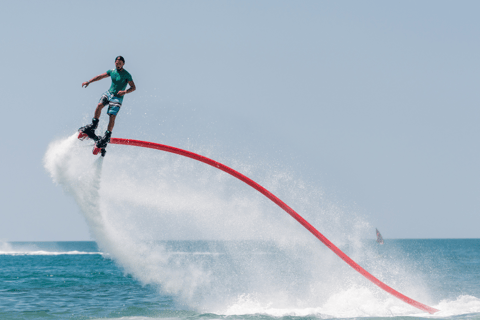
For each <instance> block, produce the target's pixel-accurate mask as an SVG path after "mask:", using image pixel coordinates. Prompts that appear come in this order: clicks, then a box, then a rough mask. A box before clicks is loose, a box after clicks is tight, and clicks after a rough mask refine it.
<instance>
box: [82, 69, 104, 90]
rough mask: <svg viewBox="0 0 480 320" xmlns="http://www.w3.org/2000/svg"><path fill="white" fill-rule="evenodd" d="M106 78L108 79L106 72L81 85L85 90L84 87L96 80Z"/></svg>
mask: <svg viewBox="0 0 480 320" xmlns="http://www.w3.org/2000/svg"><path fill="white" fill-rule="evenodd" d="M106 77H108V74H107V73H106V72H105V73H102V74H100V75H98V76H96V77H95V78H92V80H90V81H87V82H84V83H82V87H85V88H86V87H88V85H89V84H90V83H92V82H95V81H98V80H102V79H103V78H106Z"/></svg>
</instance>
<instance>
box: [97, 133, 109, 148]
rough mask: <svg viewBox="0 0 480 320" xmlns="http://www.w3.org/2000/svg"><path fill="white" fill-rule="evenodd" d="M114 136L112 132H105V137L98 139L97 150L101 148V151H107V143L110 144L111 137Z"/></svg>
mask: <svg viewBox="0 0 480 320" xmlns="http://www.w3.org/2000/svg"><path fill="white" fill-rule="evenodd" d="M111 136H112V132H111V131H108V130H107V131H105V135H104V136H103V137H102V138H100V139H98V140H97V143H96V145H97V148H100V149H105V148H106V147H107V143H109V142H110V137H111Z"/></svg>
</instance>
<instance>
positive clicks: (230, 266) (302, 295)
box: [0, 135, 480, 319]
mask: <svg viewBox="0 0 480 320" xmlns="http://www.w3.org/2000/svg"><path fill="white" fill-rule="evenodd" d="M192 151H194V152H197V153H201V154H203V155H206V156H210V157H211V158H214V159H215V160H218V161H220V162H222V163H225V164H227V165H229V166H231V167H233V168H234V169H236V170H238V171H240V172H242V173H244V174H246V175H247V176H249V177H250V178H253V179H254V180H255V181H257V182H259V183H260V184H261V185H263V186H265V187H266V188H267V189H268V190H270V191H271V192H273V193H274V194H275V195H277V196H279V197H280V198H281V199H282V200H283V201H284V202H286V203H287V204H288V205H290V206H291V207H292V208H293V209H294V210H296V211H297V212H298V213H300V214H301V215H302V216H303V217H304V218H306V219H307V220H308V221H309V222H310V223H311V224H312V225H313V226H314V227H316V228H317V229H318V230H319V231H320V232H322V233H323V234H324V235H325V236H326V237H327V238H328V239H330V240H331V241H332V242H333V243H334V244H335V245H336V246H338V247H339V248H340V249H341V250H343V251H344V252H345V253H346V254H348V255H349V256H350V257H351V258H352V259H353V260H354V261H356V262H357V263H358V264H360V265H361V266H362V267H363V268H365V269H366V270H367V271H369V272H370V273H372V274H373V275H374V276H375V277H377V278H378V279H379V280H381V281H383V282H385V283H386V284H387V285H389V286H391V287H392V288H394V289H395V290H397V291H399V292H401V293H402V294H404V295H406V296H408V297H410V298H412V299H415V300H417V301H419V302H421V303H424V304H426V305H429V306H431V307H434V308H436V309H439V310H440V311H439V312H438V313H436V314H435V315H429V314H428V313H426V312H424V311H421V310H418V309H416V308H414V307H412V306H410V305H408V304H406V303H405V302H403V301H400V300H398V299H397V298H395V297H393V296H391V295H390V294H388V293H386V292H384V291H383V290H381V289H380V288H379V287H377V286H375V285H374V284H372V283H371V282H370V281H368V280H366V279H365V278H364V277H363V276H362V275H360V274H359V273H358V272H357V271H356V270H354V269H353V268H351V267H350V266H348V265H347V264H346V263H345V262H344V261H343V260H341V259H340V258H339V257H338V256H336V255H335V254H334V253H332V252H331V251H330V250H329V249H328V248H327V247H326V246H324V245H323V244H322V243H321V242H320V241H318V239H316V238H315V237H314V236H312V235H311V234H310V233H309V232H308V231H306V230H305V229H304V228H303V227H302V226H301V225H299V224H298V223H297V222H296V221H295V220H294V219H292V218H291V217H290V216H289V215H288V214H286V213H285V212H284V211H283V210H281V209H279V208H278V207H277V206H276V205H274V204H273V203H272V202H271V201H269V200H268V199H266V198H265V197H263V196H262V195H261V194H259V193H258V192H256V191H255V190H252V189H251V188H250V187H248V186H246V185H245V184H243V183H241V182H239V181H238V180H236V179H234V178H232V177H231V176H229V175H227V174H226V173H223V172H221V171H218V170H216V169H215V168H211V167H208V166H206V165H204V164H201V163H197V162H195V161H193V160H191V159H185V158H181V157H179V156H177V155H170V154H167V153H164V152H159V151H155V150H142V149H139V148H136V149H133V147H125V146H110V147H109V152H108V155H107V157H105V158H101V157H93V156H92V155H91V146H90V145H88V143H85V142H80V141H78V140H77V139H76V137H75V135H72V136H71V137H67V138H64V139H59V140H58V141H55V142H53V143H52V144H51V145H50V146H49V148H48V150H47V152H46V154H45V159H44V160H45V163H44V164H45V168H46V170H47V172H48V173H49V174H50V176H51V177H52V180H53V182H54V183H56V184H58V185H59V186H61V187H62V188H63V189H64V190H65V196H72V197H73V198H74V199H75V201H76V202H77V204H78V208H79V212H80V214H82V215H83V217H84V218H85V222H86V223H87V225H88V227H89V230H90V233H91V236H92V238H93V239H94V240H95V242H72V243H9V242H4V243H2V244H0V251H1V252H2V254H1V255H0V263H1V265H0V268H1V269H0V270H1V277H2V282H1V283H2V287H0V318H1V319H15V318H16V319H99V318H102V319H103V318H123V319H149V318H158V319H162V318H169V319H187V318H188V319H196V318H201V319H210V318H211V319H218V318H230V319H246V318H248V319H274V318H295V319H303V318H305V319H347V318H368V319H371V318H392V317H414V318H432V317H433V318H443V319H459V318H465V319H466V318H469V319H470V318H479V317H480V292H479V289H478V287H479V286H478V284H479V268H478V266H479V242H478V240H389V239H388V236H387V235H384V236H386V237H385V238H386V239H385V244H384V245H378V244H377V243H376V242H375V241H373V240H366V239H368V238H372V236H373V235H374V230H375V228H374V227H373V226H372V225H370V223H369V222H368V221H367V220H366V219H365V218H363V217H362V216H361V215H359V214H357V213H356V212H355V211H354V210H351V209H349V208H345V207H342V206H341V205H339V204H338V203H335V202H334V201H329V199H328V197H327V196H325V194H324V193H323V192H322V190H321V189H319V188H318V187H316V186H314V185H309V184H307V183H305V182H303V181H300V180H298V179H296V178H295V175H294V174H291V173H289V171H288V170H285V168H281V166H271V164H269V163H265V164H260V165H255V166H253V165H246V164H244V163H241V162H239V161H236V160H232V159H229V158H228V157H222V156H221V155H219V154H212V152H210V151H209V150H192Z"/></svg>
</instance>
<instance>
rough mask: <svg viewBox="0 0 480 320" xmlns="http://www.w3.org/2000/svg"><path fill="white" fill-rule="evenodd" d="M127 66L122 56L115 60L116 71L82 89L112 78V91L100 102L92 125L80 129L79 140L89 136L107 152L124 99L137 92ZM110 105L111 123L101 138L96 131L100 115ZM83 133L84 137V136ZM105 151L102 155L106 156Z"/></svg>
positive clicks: (100, 77) (94, 79)
mask: <svg viewBox="0 0 480 320" xmlns="http://www.w3.org/2000/svg"><path fill="white" fill-rule="evenodd" d="M124 65H125V59H124V58H123V57H122V56H118V57H116V58H115V69H112V70H108V71H107V72H105V73H103V74H101V75H98V76H96V77H95V78H93V79H92V80H90V81H87V82H84V83H82V87H85V88H86V87H88V85H89V84H90V83H92V82H95V81H98V80H101V79H103V78H106V77H111V78H112V85H111V86H110V89H108V91H106V92H105V93H104V94H103V95H102V97H101V98H100V101H99V102H98V105H97V108H96V109H95V115H94V117H93V119H92V123H91V124H87V125H86V126H84V127H81V128H80V129H78V131H79V132H80V135H79V138H82V137H83V138H84V137H85V136H84V135H87V136H88V137H89V138H90V139H93V140H94V141H95V145H96V147H97V148H99V149H102V150H105V147H106V146H107V143H109V142H110V137H111V136H112V130H113V126H114V125H115V118H116V117H117V113H118V111H119V110H120V107H121V106H122V102H123V97H124V95H125V94H127V93H131V92H133V91H135V89H136V87H135V83H133V79H132V76H131V75H130V73H128V71H127V70H125V69H123V66H124ZM127 84H129V85H130V88H128V90H125V88H126V87H127ZM107 105H108V111H107V114H108V115H109V116H110V121H109V122H108V128H107V131H105V135H104V136H103V137H102V138H100V137H98V136H97V135H96V134H95V129H97V127H98V122H99V118H100V115H101V113H102V109H103V107H105V106H107ZM82 133H83V134H84V135H82ZM104 154H105V153H104V151H103V152H102V155H104Z"/></svg>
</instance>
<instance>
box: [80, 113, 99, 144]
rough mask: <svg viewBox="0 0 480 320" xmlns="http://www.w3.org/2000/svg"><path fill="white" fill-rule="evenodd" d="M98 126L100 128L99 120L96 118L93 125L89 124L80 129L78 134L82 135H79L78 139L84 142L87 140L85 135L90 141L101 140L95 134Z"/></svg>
mask: <svg viewBox="0 0 480 320" xmlns="http://www.w3.org/2000/svg"><path fill="white" fill-rule="evenodd" d="M97 126H98V119H95V118H94V119H93V120H92V123H91V124H87V125H86V126H84V127H81V128H80V129H78V132H80V134H79V135H78V138H79V139H81V140H83V139H85V138H86V137H85V135H87V136H88V137H89V138H90V139H92V140H94V141H97V140H98V139H99V138H98V137H97V135H96V134H95V129H97ZM82 133H83V135H82Z"/></svg>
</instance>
